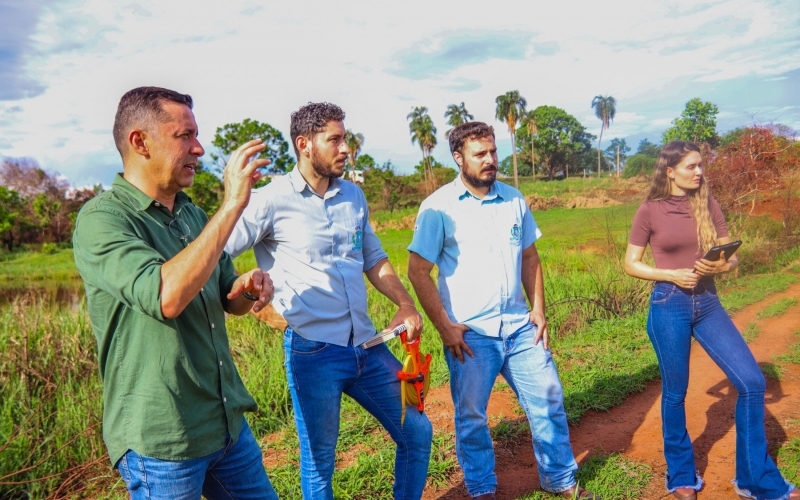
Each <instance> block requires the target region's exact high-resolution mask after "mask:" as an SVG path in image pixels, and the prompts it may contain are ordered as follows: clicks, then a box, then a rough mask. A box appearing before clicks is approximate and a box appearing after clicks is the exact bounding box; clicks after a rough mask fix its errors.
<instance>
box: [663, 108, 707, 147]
mask: <svg viewBox="0 0 800 500" xmlns="http://www.w3.org/2000/svg"><path fill="white" fill-rule="evenodd" d="M718 113H719V108H717V106H716V105H714V104H712V103H710V102H708V101H706V102H703V101H701V100H700V99H699V98H697V97H695V98H694V99H692V100H690V101H689V102H687V103H686V108H685V109H684V110H683V113H681V116H680V118H675V119H674V120H672V127H670V128H669V129H667V130H666V131H665V132H664V135H663V136H662V139H661V142H662V144H666V143H668V142H670V141H690V142H709V143H714V142H716V140H717V114H718Z"/></svg>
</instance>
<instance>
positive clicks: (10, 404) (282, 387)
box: [0, 179, 800, 499]
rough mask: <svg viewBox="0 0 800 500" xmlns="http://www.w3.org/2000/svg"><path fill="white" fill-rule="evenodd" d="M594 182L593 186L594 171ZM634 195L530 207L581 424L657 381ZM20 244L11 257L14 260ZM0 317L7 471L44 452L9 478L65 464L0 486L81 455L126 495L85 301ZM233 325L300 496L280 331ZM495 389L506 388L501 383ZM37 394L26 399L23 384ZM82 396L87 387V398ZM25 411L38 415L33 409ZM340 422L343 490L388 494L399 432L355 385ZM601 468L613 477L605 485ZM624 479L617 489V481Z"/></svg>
mask: <svg viewBox="0 0 800 500" xmlns="http://www.w3.org/2000/svg"><path fill="white" fill-rule="evenodd" d="M605 181H606V180H605V179H604V180H603V181H602V182H605ZM594 185H595V187H596V185H597V183H596V181H595V183H594ZM524 186H525V185H524V184H523V187H524ZM591 186H592V183H591V182H589V181H583V180H570V181H559V182H551V183H544V182H537V183H536V186H535V187H534V188H532V189H535V190H541V191H537V192H540V193H541V194H542V195H544V196H549V194H548V192H547V190H548V189H551V190H553V191H552V192H553V193H555V191H556V190H557V189H563V190H566V191H564V192H567V193H570V195H572V194H575V195H577V194H585V193H587V192H589V191H590V188H591ZM525 189H526V190H527V189H528V188H525ZM576 193H577V194H576ZM637 206H638V205H636V204H632V205H620V206H616V207H610V208H605V209H583V210H568V209H553V210H548V211H546V212H537V213H536V214H535V216H536V219H537V222H538V224H539V226H540V228H541V229H542V231H543V233H544V237H543V238H542V239H541V240H540V241H539V242H538V243H537V247H538V248H539V251H540V255H541V256H542V261H543V263H544V269H545V283H546V294H547V298H548V310H547V315H548V322H549V329H550V332H551V345H552V348H553V356H554V359H555V362H556V364H557V366H558V368H559V374H560V377H561V380H562V384H563V388H564V396H565V408H566V411H567V415H568V418H569V420H570V422H573V423H574V422H577V421H578V420H579V419H580V418H581V417H582V416H583V414H584V413H585V412H586V411H589V410H599V411H605V410H607V409H609V408H611V407H613V406H615V405H618V404H620V403H622V402H623V401H624V400H625V398H626V397H627V396H628V395H630V394H632V393H635V392H639V391H641V390H643V389H644V388H645V386H646V384H647V382H648V381H651V380H654V379H656V378H658V375H659V372H658V365H657V362H656V358H655V354H654V353H653V351H652V348H651V346H650V343H649V340H648V338H647V334H646V331H645V322H646V308H647V293H648V291H649V284H647V283H646V282H643V281H641V280H634V279H632V278H630V277H627V276H626V275H624V273H623V272H622V261H621V259H622V256H623V255H624V251H625V246H626V242H627V236H628V232H629V227H630V221H631V220H632V218H633V214H634V212H635V211H636V209H637ZM413 213H414V211H410V210H404V211H400V212H395V214H385V213H383V214H373V217H374V218H375V220H382V221H387V220H398V219H400V218H403V217H408V216H409V215H412V214H413ZM379 236H380V238H381V240H382V243H383V246H384V248H385V250H386V251H387V254H388V255H389V258H390V260H391V261H392V262H393V264H394V266H395V268H396V270H397V272H398V274H399V276H400V277H401V279H402V280H403V282H404V284H405V285H406V287H407V288H408V289H409V290H410V289H411V287H410V284H409V283H408V280H407V279H406V274H407V259H408V252H407V251H406V247H407V246H408V244H409V242H410V240H411V236H412V231H411V230H408V229H386V230H383V231H380V232H379ZM12 257H13V261H12V260H9V259H11V258H12ZM646 258H647V257H646ZM235 264H236V267H237V269H239V270H241V271H246V270H249V269H251V268H253V267H255V265H256V263H255V259H254V257H253V253H252V251H249V252H246V253H245V254H243V255H242V256H240V257H238V258H237V259H236V260H235ZM26 266H27V267H26ZM3 269H5V270H6V272H7V274H8V275H13V276H24V275H25V273H34V274H33V276H40V277H41V276H45V275H46V273H50V272H51V271H54V272H55V273H59V272H62V271H63V270H65V269H66V270H68V271H70V272H74V264H73V263H72V253H71V251H68V250H67V251H61V252H58V253H56V254H54V255H50V256H44V255H41V254H24V253H21V254H12V256H7V257H6V260H3V261H0V276H4V275H3V274H2V272H3ZM59 270H62V271H59ZM35 273H39V274H38V275H37V274H35ZM67 274H69V273H67ZM32 279H34V280H39V279H40V278H32ZM795 281H797V277H796V276H794V275H791V274H785V273H784V274H780V275H773V276H748V277H744V278H740V279H738V280H727V281H725V282H723V283H720V289H721V290H724V291H725V294H724V297H723V300H724V301H725V302H726V304H727V305H729V307H732V308H733V309H741V308H742V307H744V306H745V305H748V304H750V303H753V302H756V301H758V300H761V299H762V298H764V297H766V296H768V295H769V294H771V293H775V292H778V291H782V290H785V289H786V288H788V286H789V285H790V284H791V283H793V282H795ZM8 282H11V281H10V280H9V281H8ZM368 290H369V291H368V294H369V296H368V299H369V315H370V317H371V318H372V319H373V321H374V323H375V325H376V326H377V327H378V328H383V326H385V325H386V324H388V323H389V321H391V319H392V317H393V315H394V313H395V311H396V307H395V306H394V305H393V304H391V302H389V300H388V299H386V298H385V297H384V296H382V295H381V294H379V293H378V292H377V291H376V290H374V289H373V288H371V287H368ZM0 317H1V318H2V321H3V322H4V323H0V329H1V330H2V331H0V448H2V451H0V477H2V476H3V475H6V474H8V473H12V472H14V471H15V470H20V469H21V468H23V467H25V466H27V465H31V464H34V463H37V462H38V461H40V460H43V461H42V464H41V465H39V466H38V467H36V468H35V469H32V470H31V471H28V472H26V473H24V474H21V475H19V476H14V477H13V478H14V479H36V478H44V477H46V476H47V475H50V474H61V475H60V476H56V477H55V478H54V479H52V480H40V481H38V482H37V483H34V484H31V485H27V486H14V487H13V488H15V489H14V490H8V489H7V488H8V487H7V486H4V485H0V497H5V496H6V494H8V495H11V494H12V493H13V494H20V495H22V494H23V493H22V491H25V492H28V493H29V494H30V495H31V496H32V497H39V496H46V492H53V490H54V488H55V485H56V484H58V483H59V481H61V483H62V484H63V481H64V478H65V477H67V475H68V474H69V473H70V471H72V472H75V471H76V469H75V467H79V466H80V467H85V470H84V469H81V470H80V471H79V472H80V474H79V475H78V476H77V477H78V479H79V480H80V485H74V486H73V487H72V488H73V490H76V489H79V488H80V487H82V486H83V485H88V487H90V488H94V490H92V491H93V493H92V494H94V495H95V496H96V494H97V492H98V491H108V492H109V495H110V497H114V498H117V497H118V498H124V496H125V495H124V488H123V489H120V483H119V482H118V478H117V476H116V475H115V474H114V473H112V472H111V471H110V469H109V467H108V464H107V463H105V460H107V459H106V458H105V457H104V456H103V455H104V453H105V450H104V447H103V445H102V442H101V438H100V435H99V427H98V426H96V425H94V424H96V423H97V422H98V419H97V417H98V416H99V415H100V409H101V405H102V398H99V397H97V395H98V394H102V389H101V386H100V384H99V377H98V375H97V373H98V370H97V366H96V361H95V354H94V352H95V351H94V349H95V342H94V339H93V336H92V334H91V331H90V328H89V326H88V321H87V319H86V316H85V311H84V310H82V309H79V310H70V309H51V308H44V307H36V306H31V307H27V306H22V305H18V306H16V308H14V307H7V308H3V309H0ZM227 327H228V332H229V336H230V341H231V350H232V353H233V356H234V358H235V360H236V363H237V366H238V367H239V371H240V374H241V376H242V378H243V380H244V382H245V385H246V386H247V388H248V389H249V390H250V392H251V393H252V394H253V396H254V398H255V399H256V401H257V402H258V404H259V412H258V413H256V414H249V415H247V419H248V422H249V423H250V425H251V427H252V428H253V431H254V433H255V434H256V436H259V437H263V436H267V435H270V434H272V433H278V434H276V436H278V437H279V438H278V439H277V440H273V441H270V443H269V444H265V445H264V447H265V451H266V452H267V453H268V454H275V453H277V454H278V455H279V456H280V457H281V460H280V461H279V465H277V466H276V467H273V468H271V469H270V470H269V474H270V478H271V480H272V481H273V483H274V484H275V487H276V489H277V490H278V492H279V493H280V495H281V497H282V498H299V495H300V494H299V472H298V467H297V463H298V460H299V456H298V448H297V435H296V432H295V430H294V421H293V418H292V415H291V411H292V409H291V399H290V397H289V392H288V387H287V384H286V377H285V373H284V368H283V353H282V345H281V344H282V334H281V332H278V331H276V330H273V329H270V328H268V327H266V326H265V325H263V324H261V323H260V322H258V321H257V320H256V319H255V318H254V317H252V316H246V317H242V318H238V317H230V318H229V320H228V321H227ZM26 332H27V333H26ZM25 335H27V337H26V338H27V339H28V340H27V341H26V342H22V341H21V340H20V339H22V338H23V337H25ZM746 335H747V334H746ZM21 345H27V346H28V349H29V350H28V355H27V356H28V357H27V359H28V360H29V362H30V363H32V364H31V365H30V366H31V368H32V369H34V370H35V371H36V373H39V374H46V375H45V379H46V380H51V381H53V380H57V381H58V382H57V388H56V389H54V388H53V387H52V386H48V385H47V384H44V385H43V386H42V385H41V383H40V382H36V383H38V384H40V385H35V384H34V385H33V386H32V389H31V390H29V389H28V388H27V387H26V386H25V384H23V383H22V382H21V380H23V377H21V376H20V374H22V373H28V374H29V375H28V376H27V380H28V381H35V380H38V379H37V378H36V377H35V376H33V375H30V373H33V372H28V371H25V370H22V369H21V368H20V360H21V359H23V356H22V353H21V351H20V346H21ZM389 348H390V349H391V350H392V351H393V352H394V353H395V355H396V356H398V357H399V358H401V359H402V357H403V356H404V353H403V352H402V349H401V346H400V345H399V342H397V341H393V342H390V343H389ZM422 350H423V352H429V353H431V354H432V356H433V361H432V365H431V381H432V385H434V386H436V385H440V384H442V383H445V382H447V380H448V371H447V367H446V364H445V362H444V358H443V354H442V345H441V340H440V338H439V335H438V333H437V332H436V331H435V329H434V328H433V326H432V325H431V324H430V322H428V321H426V322H425V325H424V329H423V342H422ZM798 356H800V353H798ZM498 388H500V389H502V388H503V387H502V385H498ZM34 389H35V390H34ZM37 391H38V392H37ZM28 393H30V396H29V397H28V396H26V397H27V399H26V398H24V397H22V396H23V395H27V394H28ZM82 398H88V400H87V402H84V401H83V399H82ZM21 401H22V402H21ZM81 405H83V406H81ZM87 409H88V410H87ZM518 410H519V409H518V408H517V409H515V415H514V416H513V417H512V418H511V419H501V420H500V422H499V423H498V425H496V426H495V427H494V429H493V436H494V437H495V439H497V440H508V439H517V438H518V437H519V436H520V435H522V434H523V433H528V432H529V430H528V429H527V422H526V421H525V419H524V418H520V417H523V415H522V413H521V411H518ZM47 412H55V413H54V414H53V415H50V413H47ZM26 417H31V418H32V420H27V421H26V420H25V419H26ZM36 419H38V420H36ZM26 422H27V423H26ZM87 422H88V423H89V424H90V427H87ZM92 423H94V424H92ZM91 425H94V426H93V427H92V426H91ZM26 426H28V427H26ZM340 426H341V439H340V442H339V449H338V451H339V455H338V458H339V461H338V462H337V469H336V473H335V476H334V489H335V492H336V495H338V496H339V497H342V498H345V497H346V498H370V499H371V498H389V497H390V496H391V474H392V467H393V460H394V458H393V457H394V445H393V443H392V442H391V440H390V439H389V437H388V435H387V433H386V432H385V431H383V430H382V429H381V428H380V426H379V425H378V423H377V422H376V421H375V420H374V419H373V418H372V417H371V416H369V415H368V414H366V412H365V411H364V410H363V409H362V408H360V407H359V406H358V405H356V404H355V403H354V402H353V401H352V400H350V399H349V398H347V397H345V398H344V400H343V404H342V419H341V422H340ZM82 432H83V434H82ZM73 438H74V439H76V441H75V442H74V443H69V444H67V446H66V448H64V450H61V451H56V450H57V449H58V448H57V447H56V446H57V445H58V446H60V445H61V444H63V443H67V442H68V440H70V439H73ZM9 439H10V441H9ZM37 439H38V440H39V441H36V440H37ZM9 442H10V444H9V446H6V447H5V448H3V446H4V444H3V443H9ZM37 442H39V443H40V444H39V445H37V444H36V443H37ZM453 448H454V438H453V436H452V434H448V433H437V434H436V437H435V439H434V444H433V452H432V459H431V463H430V468H429V484H431V485H444V484H446V483H447V480H448V477H449V476H450V475H451V474H452V473H453V471H454V469H455V467H457V464H456V461H455V453H454V451H453ZM31 450H34V453H33V454H31ZM589 466H590V467H589ZM587 467H588V468H587ZM582 470H585V471H591V472H582V474H584V475H583V476H581V477H582V479H581V481H582V484H583V482H585V483H586V485H587V486H590V485H597V486H596V487H595V488H596V489H597V491H598V493H600V492H601V491H605V492H607V493H606V494H605V495H604V498H625V495H629V496H628V498H636V497H637V496H636V495H637V494H634V493H630V492H631V491H633V490H630V489H629V490H626V489H625V488H634V486H625V485H626V484H629V483H630V484H635V483H636V482H635V481H634V480H633V479H631V478H632V477H639V475H641V473H643V472H642V470H641V469H640V467H639V466H637V464H635V463H632V462H631V463H628V462H625V461H624V460H623V459H622V458H621V457H617V458H614V456H611V457H606V458H602V459H593V461H590V462H588V463H587V465H585V466H584V468H583V469H582ZM631 474H632V475H631ZM648 474H649V473H648ZM628 476H630V477H628ZM0 481H2V480H0ZM592 481H595V482H592ZM603 481H605V482H606V483H607V484H608V486H603V484H604V483H603ZM615 482H616V483H615ZM115 483H116V485H117V486H116V488H115V487H114V484H115ZM617 483H618V484H619V485H620V488H622V489H620V490H614V489H613V488H612V486H613V485H614V484H617ZM3 488H6V489H5V490H4V489H3ZM602 488H607V489H602ZM608 488H611V489H608ZM590 489H591V488H590ZM615 491H617V493H615ZM626 491H628V492H627V493H626ZM537 495H538V493H537ZM615 495H616V496H615ZM620 495H622V496H620ZM530 498H534V497H530ZM535 498H540V497H535ZM541 498H545V497H544V496H542V497H541Z"/></svg>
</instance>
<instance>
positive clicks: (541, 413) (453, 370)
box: [444, 323, 578, 497]
mask: <svg viewBox="0 0 800 500" xmlns="http://www.w3.org/2000/svg"><path fill="white" fill-rule="evenodd" d="M535 335H536V326H535V325H533V324H532V323H528V324H527V325H526V326H523V327H522V328H520V329H519V330H517V331H516V332H514V333H512V334H511V335H509V336H508V337H507V338H502V337H487V336H485V335H480V334H478V333H475V332H474V331H472V330H467V331H466V332H464V341H465V342H466V343H467V345H468V346H469V348H470V349H471V350H472V353H473V354H474V355H475V357H474V358H470V357H469V356H468V355H465V356H464V363H461V362H460V361H459V360H458V358H456V357H454V356H453V355H452V354H451V353H450V350H449V349H445V350H444V354H445V358H446V359H447V366H448V368H449V369H450V391H451V393H452V395H453V404H454V406H455V425H456V455H457V456H458V462H459V463H460V464H461V468H462V469H463V470H464V483H465V484H466V486H467V491H469V494H470V495H472V496H473V497H475V496H479V495H483V494H485V493H493V492H494V491H495V490H496V489H497V476H496V475H495V472H494V464H495V458H494V448H493V447H492V437H491V434H490V433H489V426H488V423H487V419H486V408H487V406H488V404H489V395H490V394H491V392H492V387H493V386H494V381H495V379H496V378H497V375H498V374H502V375H503V378H505V379H506V381H507V382H508V385H510V386H511V388H512V389H513V390H514V392H515V393H516V395H517V398H518V399H519V403H520V405H521V406H522V408H523V410H525V414H526V415H527V416H528V422H529V423H530V427H531V435H532V438H533V452H534V454H535V455H536V462H537V465H538V468H539V478H540V481H541V484H542V488H544V489H545V490H547V491H551V492H555V493H558V492H561V491H565V490H568V489H569V488H571V487H573V486H574V485H575V471H576V470H578V465H577V464H576V463H575V457H574V456H573V455H572V447H571V446H570V443H569V427H568V425H567V414H566V413H565V412H564V393H563V391H562V389H561V381H560V380H559V379H558V372H557V371H556V366H555V363H554V362H553V357H552V356H551V354H550V351H549V350H545V348H544V345H543V343H542V342H541V341H540V342H539V343H538V345H534V344H533V340H534V337H535Z"/></svg>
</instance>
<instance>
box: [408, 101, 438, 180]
mask: <svg viewBox="0 0 800 500" xmlns="http://www.w3.org/2000/svg"><path fill="white" fill-rule="evenodd" d="M406 119H408V120H409V123H408V131H409V133H410V134H411V144H418V145H419V148H420V150H421V151H422V164H423V165H424V166H425V167H424V168H423V172H424V174H425V182H426V184H427V191H428V193H432V192H433V190H434V187H435V181H434V179H433V172H432V170H433V168H432V167H433V166H432V164H431V152H432V151H433V148H435V147H436V143H437V139H436V126H435V125H434V124H433V119H431V117H430V115H428V108H426V107H425V106H416V107H414V109H413V110H412V111H411V113H409V114H408V116H406ZM434 161H435V160H434Z"/></svg>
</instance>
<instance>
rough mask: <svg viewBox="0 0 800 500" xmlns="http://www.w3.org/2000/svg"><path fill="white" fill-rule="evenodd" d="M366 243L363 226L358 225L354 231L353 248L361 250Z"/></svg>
mask: <svg viewBox="0 0 800 500" xmlns="http://www.w3.org/2000/svg"><path fill="white" fill-rule="evenodd" d="M363 244H364V235H363V233H362V232H361V226H356V232H355V233H353V250H358V251H361V248H362V247H363Z"/></svg>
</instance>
